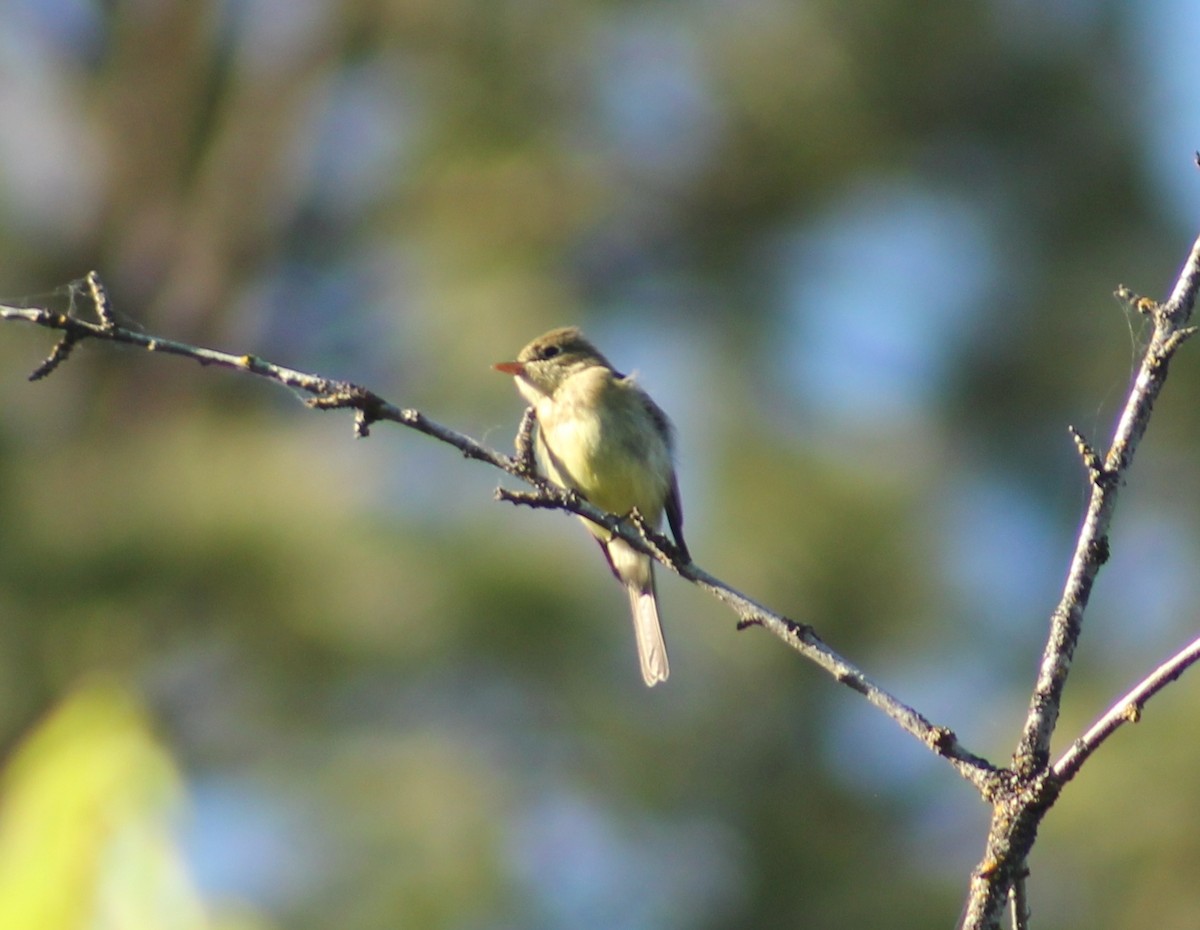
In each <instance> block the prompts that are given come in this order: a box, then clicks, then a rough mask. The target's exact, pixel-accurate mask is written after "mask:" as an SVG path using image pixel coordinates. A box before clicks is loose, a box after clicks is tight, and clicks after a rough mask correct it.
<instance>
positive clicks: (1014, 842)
mask: <svg viewBox="0 0 1200 930" xmlns="http://www.w3.org/2000/svg"><path fill="white" fill-rule="evenodd" d="M1198 289H1200V238H1198V239H1197V240H1196V241H1195V242H1194V243H1193V245H1192V249H1191V252H1190V253H1189V255H1188V258H1187V261H1186V262H1185V263H1184V265H1183V268H1182V270H1181V271H1180V273H1179V277H1178V279H1177V280H1176V282H1175V286H1174V288H1173V289H1172V292H1171V296H1170V298H1169V299H1168V300H1167V301H1166V302H1165V303H1162V304H1158V303H1155V302H1154V301H1152V300H1148V299H1147V298H1139V297H1135V296H1134V295H1132V294H1131V293H1129V292H1128V291H1127V290H1125V289H1124V288H1122V289H1121V290H1120V291H1118V296H1120V297H1122V298H1123V299H1126V300H1128V301H1129V302H1130V303H1131V305H1132V306H1134V307H1135V308H1136V309H1137V310H1138V311H1139V312H1141V313H1143V314H1145V315H1147V316H1148V317H1150V318H1151V319H1152V320H1153V321H1154V332H1153V335H1152V336H1151V338H1150V342H1149V344H1148V345H1147V346H1146V350H1145V352H1144V354H1143V357H1142V361H1141V365H1140V366H1139V368H1138V373H1137V377H1136V378H1135V380H1134V383H1133V387H1132V388H1131V389H1130V393H1129V397H1128V398H1127V399H1126V402H1125V406H1124V408H1123V410H1122V412H1121V416H1120V419H1119V420H1118V422H1117V426H1116V428H1115V430H1114V432H1113V438H1112V442H1111V444H1110V445H1109V448H1108V451H1107V453H1106V454H1105V455H1104V459H1103V461H1102V462H1100V461H1099V456H1098V454H1097V453H1096V452H1095V450H1093V449H1092V447H1091V446H1090V445H1089V444H1088V443H1086V442H1084V441H1082V439H1081V437H1079V435H1078V433H1075V436H1076V445H1077V446H1078V448H1079V450H1080V454H1081V456H1082V457H1083V460H1084V464H1085V465H1086V466H1087V468H1088V472H1089V476H1090V478H1091V485H1092V490H1091V496H1090V499H1089V501H1088V507H1087V512H1086V515H1085V516H1084V520H1083V526H1082V528H1081V529H1080V532H1079V537H1078V539H1077V541H1076V545H1075V552H1074V555H1073V557H1072V559H1071V567H1070V570H1069V571H1068V573H1067V581H1066V584H1065V586H1064V588H1063V593H1062V598H1061V600H1060V601H1059V604H1058V606H1057V607H1056V608H1055V610H1054V612H1053V614H1052V615H1051V618H1050V631H1049V635H1048V637H1047V639H1046V646H1045V649H1044V651H1043V654H1042V661H1041V665H1040V666H1039V669H1038V676H1037V682H1036V684H1035V685H1034V689H1033V694H1032V697H1031V699H1030V705H1029V713H1028V715H1027V716H1026V719H1025V725H1024V728H1023V731H1022V733H1021V739H1020V741H1019V742H1018V744H1017V749H1016V752H1015V753H1014V754H1013V766H1012V773H1013V776H1014V777H1013V780H1012V782H1011V784H1007V785H1005V786H1003V790H1002V791H1000V792H999V793H998V794H997V796H996V797H995V799H994V802H993V807H992V821H991V825H990V827H989V830H988V837H987V842H986V844H985V848H984V855H983V859H982V860H981V861H980V863H979V865H978V866H976V868H975V869H974V871H973V872H972V876H971V882H970V890H969V892H968V896H967V907H966V918H965V919H964V921H963V923H962V926H963V928H964V930H995V928H998V927H999V924H1000V916H1001V913H1002V912H1003V909H1004V904H1005V902H1006V901H1007V900H1008V899H1009V895H1010V892H1011V890H1012V889H1013V887H1014V884H1015V883H1016V881H1017V880H1018V879H1019V878H1020V877H1021V875H1022V874H1023V871H1024V868H1025V866H1024V863H1025V861H1026V859H1027V857H1028V855H1029V852H1030V850H1031V849H1032V847H1033V843H1034V840H1035V839H1036V837H1037V830H1038V827H1039V825H1040V824H1041V821H1042V818H1043V817H1045V815H1046V812H1047V811H1048V810H1049V809H1050V807H1051V806H1052V805H1053V804H1054V802H1055V800H1056V799H1057V798H1058V794H1059V792H1060V791H1061V790H1062V787H1063V784H1064V781H1063V779H1061V778H1060V777H1059V775H1058V772H1057V770H1051V769H1050V768H1049V754H1050V739H1051V737H1052V736H1053V734H1054V728H1055V725H1056V723H1057V722H1058V716H1059V710H1060V706H1061V702H1062V695H1063V689H1064V688H1065V687H1066V682H1067V677H1068V675H1069V674H1070V670H1071V660H1072V658H1073V656H1074V653H1075V647H1076V645H1077V643H1078V642H1079V635H1080V632H1081V631H1082V628H1083V614H1084V610H1085V609H1086V608H1087V603H1088V598H1089V596H1090V594H1091V590H1092V585H1093V583H1094V581H1095V579H1096V575H1097V573H1098V572H1099V571H1100V567H1101V566H1102V565H1103V564H1104V563H1105V562H1106V561H1107V560H1108V554H1109V546H1108V529H1109V526H1110V524H1111V522H1112V515H1113V510H1114V508H1115V507H1116V501H1117V495H1118V493H1119V491H1120V489H1121V486H1122V484H1123V483H1124V479H1125V476H1126V474H1127V473H1128V471H1129V468H1130V465H1131V464H1132V462H1133V457H1134V453H1135V452H1136V451H1137V447H1138V444H1139V442H1140V441H1141V439H1142V436H1143V435H1145V432H1146V427H1147V425H1148V424H1149V422H1150V415H1151V412H1152V411H1153V408H1154V401H1155V400H1156V399H1157V397H1158V395H1159V392H1160V391H1161V390H1162V388H1163V385H1164V383H1165V382H1166V378H1167V370H1168V368H1169V366H1170V361H1171V358H1172V357H1173V355H1174V353H1175V351H1176V350H1177V349H1178V348H1179V346H1180V345H1182V343H1183V341H1184V340H1185V339H1187V338H1188V337H1189V336H1190V335H1192V333H1193V332H1194V330H1193V329H1192V328H1190V327H1189V326H1188V325H1187V324H1188V321H1189V320H1190V318H1191V315H1192V310H1193V308H1194V306H1195V302H1196V294H1197V290H1198ZM1085 745H1086V744H1085ZM1082 762H1083V758H1080V759H1079V760H1078V763H1077V764H1076V768H1077V766H1078V764H1082ZM1056 769H1057V767H1056Z"/></svg>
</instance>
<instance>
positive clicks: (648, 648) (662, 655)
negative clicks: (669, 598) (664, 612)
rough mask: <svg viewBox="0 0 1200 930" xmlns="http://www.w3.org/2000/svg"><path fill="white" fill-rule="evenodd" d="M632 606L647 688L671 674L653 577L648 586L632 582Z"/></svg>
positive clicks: (630, 593)
mask: <svg viewBox="0 0 1200 930" xmlns="http://www.w3.org/2000/svg"><path fill="white" fill-rule="evenodd" d="M626 590H627V591H628V592H629V608H630V610H631V611H632V612H633V632H634V635H635V636H636V637H637V650H638V661H640V662H641V664H642V678H643V679H644V680H645V682H646V685H647V686H648V687H651V688H652V687H654V686H655V685H656V684H658V683H659V682H660V681H666V680H667V676H668V675H670V674H671V667H670V665H669V664H668V663H667V644H666V642H665V641H664V640H663V632H662V624H660V623H659V622H658V598H657V597H656V596H655V592H654V576H653V575H651V576H650V583H649V584H648V585H638V584H629V585H627V586H626Z"/></svg>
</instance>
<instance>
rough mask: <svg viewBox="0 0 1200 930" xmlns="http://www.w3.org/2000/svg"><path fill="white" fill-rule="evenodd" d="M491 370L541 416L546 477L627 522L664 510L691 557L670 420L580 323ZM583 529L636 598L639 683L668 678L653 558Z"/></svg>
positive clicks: (539, 446)
mask: <svg viewBox="0 0 1200 930" xmlns="http://www.w3.org/2000/svg"><path fill="white" fill-rule="evenodd" d="M494 367H495V369H496V370H497V371H502V372H504V373H505V374H509V375H512V376H513V378H514V379H515V380H516V384H517V390H518V391H520V393H521V396H522V397H524V398H525V399H526V400H527V401H528V402H529V403H530V404H532V405H533V408H534V410H535V411H536V413H537V423H538V430H537V442H536V446H535V454H536V456H537V462H538V467H539V469H540V470H541V472H542V474H543V475H545V477H546V478H548V479H549V480H550V481H552V482H554V483H555V484H557V485H558V486H559V487H563V488H569V489H571V490H573V491H575V492H577V493H579V494H580V495H582V496H583V497H585V498H587V500H588V501H590V502H591V503H593V504H595V505H596V506H597V507H599V508H600V509H601V510H606V511H608V512H609V513H615V514H617V515H619V516H626V515H628V514H629V513H630V512H632V511H633V510H634V509H635V508H636V510H637V512H638V513H639V514H641V516H642V519H643V520H644V521H645V522H646V524H647V525H649V526H653V527H657V526H658V525H659V523H660V522H661V521H662V515H663V512H664V511H665V512H666V515H667V522H668V523H669V524H670V526H671V534H672V535H673V536H674V537H675V544H676V545H677V546H678V547H679V549H680V550H681V551H682V552H683V553H684V554H685V556H686V553H687V546H686V544H685V543H684V541H683V511H682V509H681V508H680V505H679V485H678V483H677V482H676V479H675V465H674V462H673V451H674V449H673V446H674V440H673V435H672V429H671V422H670V420H668V419H667V415H666V414H665V413H663V411H662V408H660V407H659V406H658V404H656V403H655V402H654V401H653V400H651V399H650V395H648V394H647V393H646V392H645V391H643V390H642V389H641V388H640V387H638V386H637V384H636V383H635V382H634V379H633V378H632V377H628V376H626V375H622V374H620V373H619V372H617V371H615V370H614V369H613V367H612V365H611V364H609V361H608V359H606V358H605V357H604V356H603V355H601V354H600V352H599V351H598V350H597V349H596V347H595V346H593V345H592V344H591V343H590V342H588V340H587V339H585V338H584V336H583V334H582V333H581V332H580V331H579V330H578V329H576V328H575V327H573V326H568V327H563V328H561V329H553V330H551V331H550V332H548V333H546V334H545V335H542V336H539V337H538V338H537V339H535V340H533V342H531V343H529V345H527V346H525V348H523V349H522V350H521V351H520V353H519V354H518V355H517V360H516V361H515V362H500V363H498V364H496V365H495V366H494ZM583 523H584V525H585V526H586V527H587V528H588V530H589V532H591V534H592V535H593V536H594V537H595V538H596V541H597V542H599V543H600V548H601V549H602V550H603V551H604V557H605V559H607V560H608V567H609V568H610V569H612V573H613V574H614V575H615V576H616V577H617V580H618V581H620V582H621V583H622V584H623V585H625V589H626V591H628V593H629V606H630V609H631V610H632V611H633V629H634V633H635V635H636V637H637V648H638V659H639V660H640V662H641V666H642V678H643V679H645V682H646V684H647V685H649V686H654V685H656V684H658V682H660V681H666V680H667V675H668V674H670V667H669V665H668V664H667V646H666V643H665V642H664V641H663V634H662V626H661V625H660V623H659V620H658V601H657V597H656V593H655V587H654V561H653V560H652V559H651V558H650V557H649V556H648V555H646V554H644V553H642V552H638V551H637V550H636V549H634V548H633V547H632V546H631V545H629V544H628V543H627V542H625V541H624V540H622V539H620V538H617V537H614V536H613V535H612V534H611V533H610V532H609V531H608V530H606V529H605V528H604V527H602V526H598V525H597V524H595V523H593V522H591V521H590V520H587V519H584V520H583Z"/></svg>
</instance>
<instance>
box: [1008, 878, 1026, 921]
mask: <svg viewBox="0 0 1200 930" xmlns="http://www.w3.org/2000/svg"><path fill="white" fill-rule="evenodd" d="M1027 878H1029V869H1028V868H1026V869H1024V870H1023V871H1022V872H1021V873H1020V874H1018V875H1017V877H1016V880H1015V881H1013V886H1012V893H1011V894H1010V895H1009V904H1010V905H1011V906H1012V926H1013V930H1029V917H1030V911H1029V894H1028V892H1027V888H1026V883H1025V882H1026V879H1027Z"/></svg>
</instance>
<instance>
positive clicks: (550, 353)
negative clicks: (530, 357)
mask: <svg viewBox="0 0 1200 930" xmlns="http://www.w3.org/2000/svg"><path fill="white" fill-rule="evenodd" d="M561 351H562V349H561V348H559V347H558V346H546V348H544V349H542V358H554V356H556V355H558V353H559V352H561Z"/></svg>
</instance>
